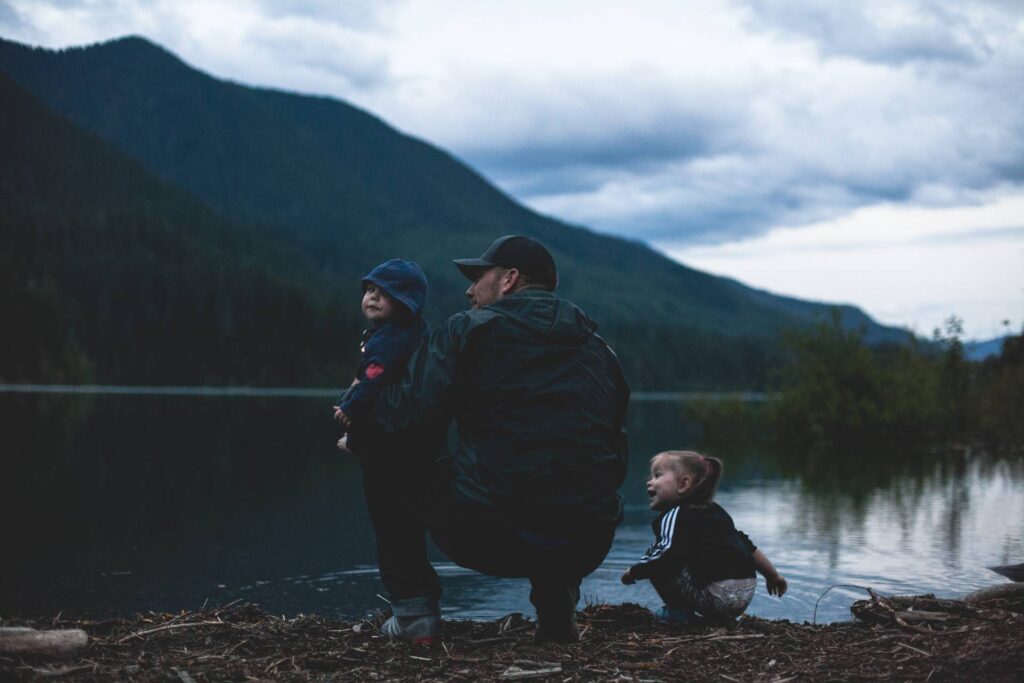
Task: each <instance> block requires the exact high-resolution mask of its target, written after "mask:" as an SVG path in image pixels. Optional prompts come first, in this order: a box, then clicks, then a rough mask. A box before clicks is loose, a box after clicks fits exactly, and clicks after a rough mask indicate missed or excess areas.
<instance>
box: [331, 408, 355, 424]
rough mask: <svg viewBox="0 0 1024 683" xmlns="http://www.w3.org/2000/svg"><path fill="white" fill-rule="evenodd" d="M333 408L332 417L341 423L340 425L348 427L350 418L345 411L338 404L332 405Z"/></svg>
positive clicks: (350, 421)
mask: <svg viewBox="0 0 1024 683" xmlns="http://www.w3.org/2000/svg"><path fill="white" fill-rule="evenodd" d="M332 407H333V408H334V419H335V420H337V421H338V422H340V423H341V426H342V427H344V428H345V429H348V428H349V427H351V426H352V418H350V417H349V416H348V415H346V414H345V411H344V410H342V409H341V408H340V407H338V406H332Z"/></svg>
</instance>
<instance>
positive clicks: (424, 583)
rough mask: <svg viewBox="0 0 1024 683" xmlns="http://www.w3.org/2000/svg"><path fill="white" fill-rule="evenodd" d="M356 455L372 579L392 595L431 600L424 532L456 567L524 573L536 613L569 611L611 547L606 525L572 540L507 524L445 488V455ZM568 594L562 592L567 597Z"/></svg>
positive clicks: (432, 578) (433, 586)
mask: <svg viewBox="0 0 1024 683" xmlns="http://www.w3.org/2000/svg"><path fill="white" fill-rule="evenodd" d="M414 460H416V458H414V457H413V458H409V457H403V458H402V461H401V462H399V463H396V462H394V461H393V460H391V459H390V458H379V459H377V458H373V457H372V454H368V457H363V458H361V462H362V464H363V490H364V493H365V496H366V505H367V509H368V510H369V514H370V520H371V522H372V523H373V528H374V531H375V533H376V537H377V555H378V561H379V565H380V576H381V580H382V582H383V583H384V587H385V588H386V589H387V591H388V593H390V595H391V597H392V599H403V598H411V597H434V598H436V597H439V596H440V595H441V584H440V582H439V581H438V577H437V573H436V572H435V571H434V568H433V567H432V566H431V565H430V562H429V561H428V560H427V544H426V533H427V532H429V533H430V536H431V538H432V539H433V541H434V543H435V544H436V545H437V546H438V547H439V548H440V549H441V551H442V552H444V554H445V555H447V556H448V557H449V558H451V560H452V561H453V562H455V563H456V564H458V565H460V566H462V567H467V568H469V569H474V570H476V571H479V572H482V573H484V574H489V575H491V576H501V577H518V578H528V579H530V583H531V592H530V601H531V602H532V603H533V604H534V606H535V607H537V608H538V611H540V610H542V609H546V610H547V611H549V612H550V611H557V612H565V611H566V610H568V611H569V612H568V613H569V615H570V616H571V613H572V610H574V609H575V606H576V602H577V601H578V599H579V585H580V581H581V580H582V578H583V577H584V576H586V575H587V574H590V573H591V572H592V571H594V570H595V569H596V568H597V567H598V566H599V565H600V564H601V562H602V560H604V557H605V555H607V553H608V550H609V549H610V548H611V542H612V536H613V530H606V529H602V530H599V531H595V532H592V533H590V534H579V535H576V536H573V537H572V538H558V537H554V536H547V535H546V534H544V533H543V531H540V532H538V531H533V530H531V531H526V530H519V529H513V528H509V527H508V525H507V524H505V523H504V522H503V520H501V519H496V518H495V517H493V516H490V515H488V514H487V513H486V512H484V511H482V510H479V509H472V508H468V507H466V506H465V505H460V504H459V503H458V502H457V501H456V500H455V497H454V495H453V493H452V487H451V475H450V459H448V458H442V459H437V460H433V461H430V460H429V459H424V461H422V462H418V463H417V462H413V461H414ZM567 596H568V597H567Z"/></svg>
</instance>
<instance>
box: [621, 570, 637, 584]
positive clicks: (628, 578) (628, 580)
mask: <svg viewBox="0 0 1024 683" xmlns="http://www.w3.org/2000/svg"><path fill="white" fill-rule="evenodd" d="M619 580H620V581H622V583H624V584H626V585H627V586H632V585H633V584H634V583H636V579H634V578H633V575H632V574H630V573H629V569H627V570H626V571H624V572H623V573H622V577H621V578H620V579H619Z"/></svg>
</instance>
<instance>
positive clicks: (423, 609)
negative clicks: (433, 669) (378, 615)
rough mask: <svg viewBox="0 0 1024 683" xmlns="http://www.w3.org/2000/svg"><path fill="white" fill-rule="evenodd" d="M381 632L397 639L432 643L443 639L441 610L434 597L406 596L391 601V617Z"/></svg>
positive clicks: (383, 625)
mask: <svg viewBox="0 0 1024 683" xmlns="http://www.w3.org/2000/svg"><path fill="white" fill-rule="evenodd" d="M380 632H381V633H383V634H384V635H386V636H388V637H389V638H392V639H395V640H407V641H409V642H411V643H422V644H424V645H430V644H432V643H435V642H437V641H439V640H440V639H441V611H440V609H438V606H437V600H436V599H434V598H405V599H404V600H395V601H393V602H392V603H391V617H389V618H388V620H387V621H385V622H384V623H383V624H382V625H381V627H380Z"/></svg>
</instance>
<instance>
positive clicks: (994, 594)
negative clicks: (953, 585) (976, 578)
mask: <svg viewBox="0 0 1024 683" xmlns="http://www.w3.org/2000/svg"><path fill="white" fill-rule="evenodd" d="M1021 598H1024V583H1000V584H998V585H996V586H989V587H988V588H982V589H981V590H976V591H974V592H973V593H969V594H967V595H965V596H964V602H969V603H979V602H984V601H986V600H999V599H1004V600H1013V599H1021Z"/></svg>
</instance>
